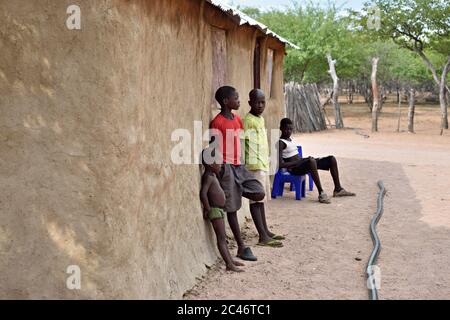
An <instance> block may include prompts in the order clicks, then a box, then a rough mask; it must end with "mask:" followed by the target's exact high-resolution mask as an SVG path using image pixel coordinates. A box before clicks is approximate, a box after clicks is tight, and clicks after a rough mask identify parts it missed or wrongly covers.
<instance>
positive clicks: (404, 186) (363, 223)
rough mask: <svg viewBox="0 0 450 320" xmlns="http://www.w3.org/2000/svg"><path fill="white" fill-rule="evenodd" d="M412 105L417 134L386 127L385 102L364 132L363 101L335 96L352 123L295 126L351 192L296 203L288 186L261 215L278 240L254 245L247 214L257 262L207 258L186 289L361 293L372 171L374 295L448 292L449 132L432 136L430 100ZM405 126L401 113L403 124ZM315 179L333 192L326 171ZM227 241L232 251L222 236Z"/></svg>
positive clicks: (195, 294)
mask: <svg viewBox="0 0 450 320" xmlns="http://www.w3.org/2000/svg"><path fill="white" fill-rule="evenodd" d="M418 108H419V109H418V112H417V115H416V134H409V133H406V132H404V131H403V132H400V133H396V132H395V131H396V127H397V115H396V112H397V111H396V109H395V108H394V107H393V106H391V107H388V106H386V107H385V108H384V110H383V113H382V115H381V119H380V131H381V132H379V133H375V134H372V133H371V132H370V125H371V122H370V114H369V113H368V108H367V107H365V106H364V105H354V106H348V105H344V106H343V110H344V123H345V125H346V127H349V128H352V129H346V130H340V131H336V130H328V131H326V132H320V133H313V134H302V135H297V136H296V137H295V139H296V141H297V142H298V143H299V144H301V145H303V150H304V154H305V155H312V156H324V155H329V154H332V155H335V156H336V157H337V159H338V161H339V165H340V171H341V180H342V182H343V186H344V187H345V188H347V189H349V190H352V191H354V192H356V193H357V197H356V198H346V199H345V198H343V199H333V201H332V204H331V205H322V204H319V203H318V202H317V191H316V190H314V191H313V192H309V193H308V195H307V198H306V199H304V200H302V201H301V202H299V201H295V199H294V195H293V193H289V192H288V193H287V194H286V195H285V197H283V198H281V199H277V200H273V201H270V202H269V204H268V209H267V211H268V217H269V218H268V220H269V224H270V226H271V227H272V229H273V230H274V231H275V232H277V233H281V234H285V235H287V240H285V241H284V247H283V248H281V249H272V248H262V247H258V246H256V243H257V236H256V235H257V234H256V231H255V228H254V226H253V224H252V223H251V222H250V223H248V225H247V226H246V227H245V232H244V234H245V238H246V242H247V243H248V244H249V245H251V246H252V250H253V252H254V253H255V255H257V257H258V261H257V262H254V263H250V262H246V266H245V268H244V269H245V272H244V273H241V274H236V273H230V272H226V271H225V268H224V265H223V263H219V264H218V265H216V266H213V267H212V268H211V270H210V271H209V273H208V274H207V275H206V276H205V277H204V278H203V279H199V282H198V284H197V285H196V286H195V287H194V288H193V289H192V290H191V291H190V292H188V293H186V295H185V298H186V299H367V298H368V292H367V286H366V278H365V267H366V263H367V260H368V257H369V255H370V252H371V250H372V241H371V238H370V235H369V232H368V228H369V223H370V220H371V218H372V217H373V215H374V213H375V211H376V198H377V192H378V188H377V185H376V182H377V181H378V180H380V179H381V180H383V181H384V183H385V185H386V188H387V189H388V195H387V197H386V199H385V212H384V215H383V217H382V219H381V221H380V223H379V225H378V234H379V237H380V238H381V242H382V251H381V253H380V258H379V260H378V265H379V267H380V270H381V288H380V290H379V295H380V299H449V298H450V277H449V276H448V274H449V272H450V250H449V248H450V191H449V186H450V183H449V176H450V132H448V131H447V132H446V133H445V134H444V136H440V135H439V133H440V130H439V111H438V109H437V108H436V107H429V106H419V107H418ZM404 112H405V111H404ZM330 116H331V117H332V113H330ZM406 125H407V124H406V116H404V118H403V122H402V130H404V129H405V128H406ZM321 178H322V181H323V184H324V187H325V190H326V191H327V192H328V194H332V190H333V185H332V180H331V177H330V175H329V173H327V172H322V173H321ZM230 246H231V247H232V250H233V251H232V252H233V253H235V246H234V244H233V242H232V241H231V240H230Z"/></svg>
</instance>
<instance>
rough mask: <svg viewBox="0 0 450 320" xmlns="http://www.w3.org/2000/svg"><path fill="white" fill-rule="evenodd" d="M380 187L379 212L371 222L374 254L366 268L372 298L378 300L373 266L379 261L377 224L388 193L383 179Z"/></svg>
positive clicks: (379, 245)
mask: <svg viewBox="0 0 450 320" xmlns="http://www.w3.org/2000/svg"><path fill="white" fill-rule="evenodd" d="M378 187H379V188H380V192H379V193H378V201H377V212H376V214H375V216H374V217H373V218H372V221H371V223H370V236H371V237H372V242H373V246H374V247H373V250H372V254H371V255H370V258H369V262H368V263H367V270H366V272H367V279H368V281H367V285H368V289H369V297H370V300H378V290H377V286H376V282H375V280H376V279H375V272H374V269H373V267H374V265H375V264H376V262H377V258H378V255H379V253H380V249H381V243H380V239H379V238H378V235H377V230H376V225H377V224H378V221H380V218H381V216H382V215H383V200H384V196H385V195H386V188H385V187H384V183H383V181H378Z"/></svg>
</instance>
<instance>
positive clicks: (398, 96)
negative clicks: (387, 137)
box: [397, 87, 402, 132]
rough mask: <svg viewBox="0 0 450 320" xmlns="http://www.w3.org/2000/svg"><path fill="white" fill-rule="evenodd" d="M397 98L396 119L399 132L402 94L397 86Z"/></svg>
mask: <svg viewBox="0 0 450 320" xmlns="http://www.w3.org/2000/svg"><path fill="white" fill-rule="evenodd" d="M397 99H398V121H397V132H400V122H401V119H402V96H401V94H400V89H399V87H397Z"/></svg>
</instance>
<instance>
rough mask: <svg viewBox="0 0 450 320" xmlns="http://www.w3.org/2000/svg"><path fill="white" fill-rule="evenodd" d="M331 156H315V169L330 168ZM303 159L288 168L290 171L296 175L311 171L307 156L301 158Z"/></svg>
mask: <svg viewBox="0 0 450 320" xmlns="http://www.w3.org/2000/svg"><path fill="white" fill-rule="evenodd" d="M332 159H333V156H328V157H325V158H315V160H316V162H317V169H319V170H327V171H328V170H330V168H331V160H332ZM302 160H303V161H302V162H301V163H300V164H299V165H298V166H296V167H294V168H290V169H288V171H289V172H290V173H292V174H293V175H296V176H303V175H305V174H308V173H310V172H311V169H310V166H309V158H303V159H302Z"/></svg>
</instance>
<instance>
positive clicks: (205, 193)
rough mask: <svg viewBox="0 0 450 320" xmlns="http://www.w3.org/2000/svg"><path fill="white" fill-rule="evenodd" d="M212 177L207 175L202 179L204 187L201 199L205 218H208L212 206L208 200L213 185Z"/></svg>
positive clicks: (201, 191)
mask: <svg viewBox="0 0 450 320" xmlns="http://www.w3.org/2000/svg"><path fill="white" fill-rule="evenodd" d="M211 182H212V179H211V178H210V177H209V176H205V177H204V178H203V179H202V189H201V190H200V200H201V202H202V205H203V219H207V218H208V214H209V211H210V210H211V207H210V205H209V200H208V190H209V188H210V186H211Z"/></svg>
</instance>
